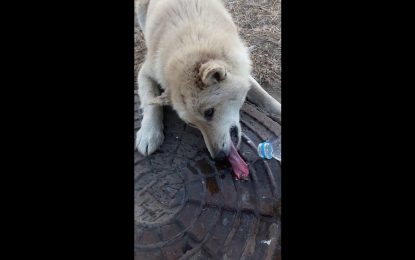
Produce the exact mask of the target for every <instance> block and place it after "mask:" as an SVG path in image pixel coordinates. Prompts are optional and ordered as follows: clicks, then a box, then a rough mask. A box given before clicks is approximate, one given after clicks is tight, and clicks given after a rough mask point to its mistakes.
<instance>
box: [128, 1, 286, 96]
mask: <svg viewBox="0 0 415 260" xmlns="http://www.w3.org/2000/svg"><path fill="white" fill-rule="evenodd" d="M206 1H208V0H206ZM225 2H226V7H227V8H228V10H229V11H230V13H231V15H232V17H233V18H234V21H235V23H236V25H237V26H238V28H239V32H240V35H241V37H242V39H243V40H244V41H245V43H246V45H247V46H248V47H249V49H250V51H251V59H252V62H253V77H254V78H255V79H256V80H257V81H258V82H259V83H260V84H261V85H262V86H263V87H264V89H266V90H267V91H268V93H270V94H271V95H272V96H273V97H274V98H276V99H277V100H278V101H280V102H281V0H256V1H252V0H228V1H225ZM134 33H135V37H134V39H135V43H134V49H135V50H134V51H135V63H134V65H135V66H134V72H135V75H137V73H138V70H139V69H140V67H141V64H142V62H143V61H144V56H145V53H146V48H145V44H144V40H143V34H142V32H141V30H140V28H139V26H138V24H136V26H135V31H134Z"/></svg>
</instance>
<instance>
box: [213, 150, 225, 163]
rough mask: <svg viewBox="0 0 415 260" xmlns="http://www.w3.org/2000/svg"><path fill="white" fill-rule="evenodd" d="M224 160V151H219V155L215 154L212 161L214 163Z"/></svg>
mask: <svg viewBox="0 0 415 260" xmlns="http://www.w3.org/2000/svg"><path fill="white" fill-rule="evenodd" d="M225 158H226V153H225V152H224V151H220V152H219V153H217V154H216V156H215V158H214V160H215V161H222V160H224V159H225Z"/></svg>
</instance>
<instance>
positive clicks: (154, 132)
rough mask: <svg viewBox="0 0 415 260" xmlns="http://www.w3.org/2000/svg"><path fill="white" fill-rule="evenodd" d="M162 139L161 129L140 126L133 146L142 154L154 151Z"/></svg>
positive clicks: (146, 154) (145, 154)
mask: <svg viewBox="0 0 415 260" xmlns="http://www.w3.org/2000/svg"><path fill="white" fill-rule="evenodd" d="M163 141H164V134H163V129H162V128H160V129H155V128H151V129H147V127H142V128H141V129H140V130H138V132H137V137H136V139H135V146H136V148H137V150H138V151H139V152H140V153H141V154H142V155H144V156H148V155H150V154H152V153H154V152H155V151H156V150H157V148H159V147H160V145H161V144H162V143H163Z"/></svg>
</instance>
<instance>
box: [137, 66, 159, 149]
mask: <svg viewBox="0 0 415 260" xmlns="http://www.w3.org/2000/svg"><path fill="white" fill-rule="evenodd" d="M138 95H139V97H140V103H141V108H142V110H143V120H142V121H141V128H140V129H139V130H138V132H137V137H136V140H135V145H136V147H137V149H138V151H139V152H140V153H141V154H143V155H145V156H147V155H150V154H152V153H153V152H154V151H156V150H157V148H159V146H160V145H161V144H162V143H163V141H164V134H163V107H162V106H161V105H160V104H155V103H152V101H153V100H154V99H155V98H156V97H158V96H159V95H160V90H159V88H158V86H157V84H156V82H154V80H152V79H151V78H150V76H149V75H148V73H147V72H146V66H145V63H144V64H143V67H142V68H141V70H140V72H139V74H138Z"/></svg>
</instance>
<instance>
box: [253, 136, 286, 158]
mask: <svg viewBox="0 0 415 260" xmlns="http://www.w3.org/2000/svg"><path fill="white" fill-rule="evenodd" d="M258 155H259V157H261V158H264V159H272V158H274V159H276V160H278V161H279V162H281V139H280V138H276V139H273V140H266V141H264V142H262V143H260V144H259V145H258Z"/></svg>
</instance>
